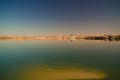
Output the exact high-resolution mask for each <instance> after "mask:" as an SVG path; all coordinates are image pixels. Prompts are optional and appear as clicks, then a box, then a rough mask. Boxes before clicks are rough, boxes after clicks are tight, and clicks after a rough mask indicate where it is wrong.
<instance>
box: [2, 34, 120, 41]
mask: <svg viewBox="0 0 120 80" xmlns="http://www.w3.org/2000/svg"><path fill="white" fill-rule="evenodd" d="M0 40H64V41H69V40H70V41H74V40H76V41H81V40H93V41H120V35H102V36H81V35H77V36H74V35H64V36H0Z"/></svg>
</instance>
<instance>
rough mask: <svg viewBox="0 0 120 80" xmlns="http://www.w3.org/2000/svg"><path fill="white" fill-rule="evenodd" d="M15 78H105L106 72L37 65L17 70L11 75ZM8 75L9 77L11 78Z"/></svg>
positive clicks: (37, 79)
mask: <svg viewBox="0 0 120 80" xmlns="http://www.w3.org/2000/svg"><path fill="white" fill-rule="evenodd" d="M9 76H10V77H11V78H12V79H13V80H14V79H15V80H18V79H19V80H78V79H80V80H81V79H82V80H83V79H84V80H86V79H87V80H91V79H95V80H96V79H97V80H100V79H103V78H105V73H104V72H102V71H98V70H93V69H87V68H78V67H77V68H76V67H54V68H50V67H47V66H43V67H41V66H36V67H32V68H27V69H25V70H15V71H12V73H10V75H9ZM9 76H7V78H9Z"/></svg>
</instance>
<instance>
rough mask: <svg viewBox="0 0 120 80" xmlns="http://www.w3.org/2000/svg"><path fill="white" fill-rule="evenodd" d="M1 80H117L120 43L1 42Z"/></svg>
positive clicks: (118, 76)
mask: <svg viewBox="0 0 120 80" xmlns="http://www.w3.org/2000/svg"><path fill="white" fill-rule="evenodd" d="M0 75H1V77H0V78H1V80H93V79H94V80H120V42H104V41H72V42H71V41H0Z"/></svg>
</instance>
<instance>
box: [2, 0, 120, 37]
mask: <svg viewBox="0 0 120 80" xmlns="http://www.w3.org/2000/svg"><path fill="white" fill-rule="evenodd" d="M0 34H2V35H59V34H60V35H61V34H62V35H63V34H120V1H119V0H0Z"/></svg>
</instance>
